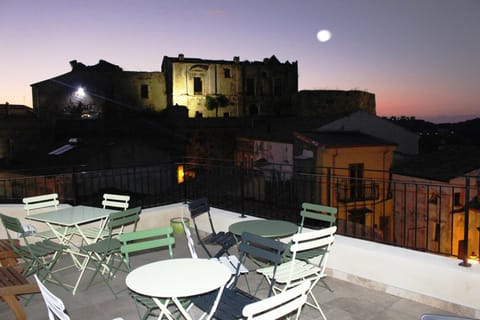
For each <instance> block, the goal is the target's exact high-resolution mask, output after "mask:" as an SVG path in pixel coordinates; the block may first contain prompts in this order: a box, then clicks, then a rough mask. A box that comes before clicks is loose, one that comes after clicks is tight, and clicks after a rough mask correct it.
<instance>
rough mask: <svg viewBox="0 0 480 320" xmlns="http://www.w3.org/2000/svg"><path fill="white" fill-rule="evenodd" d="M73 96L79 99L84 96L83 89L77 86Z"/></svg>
mask: <svg viewBox="0 0 480 320" xmlns="http://www.w3.org/2000/svg"><path fill="white" fill-rule="evenodd" d="M75 96H76V97H77V98H79V99H82V98H83V97H85V89H83V88H82V87H78V89H77V91H75Z"/></svg>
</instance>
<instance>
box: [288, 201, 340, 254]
mask: <svg viewBox="0 0 480 320" xmlns="http://www.w3.org/2000/svg"><path fill="white" fill-rule="evenodd" d="M337 211H338V209H337V208H335V207H329V206H324V205H321V204H315V203H308V202H304V203H302V210H301V211H300V216H301V221H300V226H299V228H298V232H299V233H302V232H308V231H304V230H303V227H304V226H305V225H308V226H309V227H311V228H314V229H324V228H329V227H333V226H335V225H336V221H337V218H336V214H337ZM290 245H292V243H291V242H290V244H289V246H290ZM324 250H325V249H324V248H315V249H311V250H305V251H302V252H297V259H299V260H304V261H307V262H308V261H309V260H310V259H313V258H315V257H319V256H321V255H323V254H324V253H325V251H324ZM284 258H285V260H289V259H291V258H292V255H291V251H290V250H289V249H287V250H286V251H285V257H284Z"/></svg>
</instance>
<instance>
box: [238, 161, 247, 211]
mask: <svg viewBox="0 0 480 320" xmlns="http://www.w3.org/2000/svg"><path fill="white" fill-rule="evenodd" d="M239 171H240V188H241V189H240V201H241V207H242V215H241V216H240V217H241V218H245V217H246V215H245V189H244V188H245V178H244V176H243V175H244V174H245V171H246V170H245V168H244V167H243V163H242V164H241V166H240V170H239Z"/></svg>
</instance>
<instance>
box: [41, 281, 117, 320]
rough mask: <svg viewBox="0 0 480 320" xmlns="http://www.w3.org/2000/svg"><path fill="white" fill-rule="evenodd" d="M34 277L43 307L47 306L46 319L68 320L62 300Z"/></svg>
mask: <svg viewBox="0 0 480 320" xmlns="http://www.w3.org/2000/svg"><path fill="white" fill-rule="evenodd" d="M33 276H34V277H35V281H36V282H37V285H38V287H39V288H40V292H41V294H42V297H43V301H45V305H46V306H47V312H48V319H49V320H57V319H58V320H70V316H69V315H68V313H67V311H66V309H65V304H64V303H63V301H62V299H60V298H59V297H57V296H56V295H54V294H53V293H52V292H51V291H50V290H48V288H47V287H45V285H44V284H43V283H42V282H41V281H40V279H38V277H37V275H36V274H34V275H33ZM113 320H123V318H115V319H113Z"/></svg>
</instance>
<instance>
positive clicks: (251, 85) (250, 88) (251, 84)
mask: <svg viewBox="0 0 480 320" xmlns="http://www.w3.org/2000/svg"><path fill="white" fill-rule="evenodd" d="M245 93H246V94H247V96H253V95H255V80H254V79H252V78H248V79H247V88H246V90H245Z"/></svg>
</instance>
